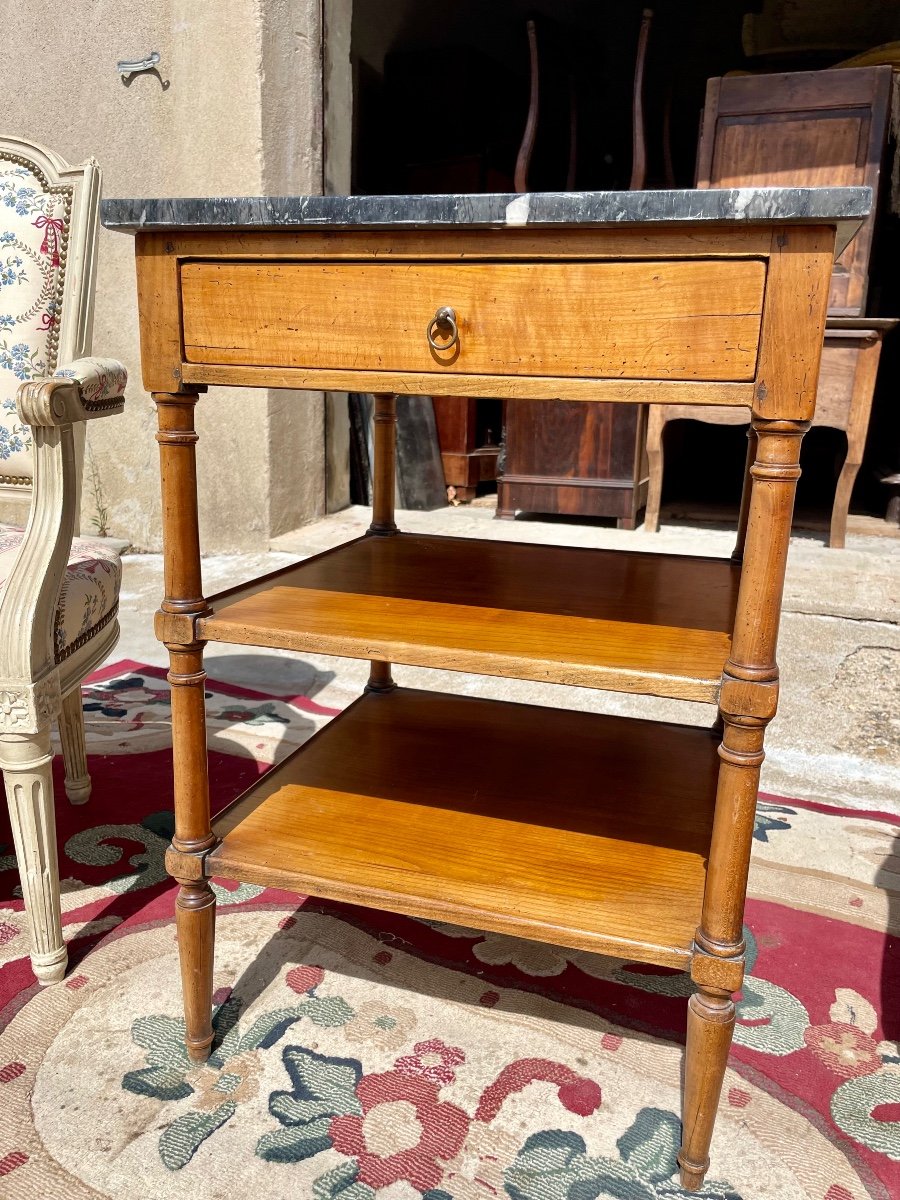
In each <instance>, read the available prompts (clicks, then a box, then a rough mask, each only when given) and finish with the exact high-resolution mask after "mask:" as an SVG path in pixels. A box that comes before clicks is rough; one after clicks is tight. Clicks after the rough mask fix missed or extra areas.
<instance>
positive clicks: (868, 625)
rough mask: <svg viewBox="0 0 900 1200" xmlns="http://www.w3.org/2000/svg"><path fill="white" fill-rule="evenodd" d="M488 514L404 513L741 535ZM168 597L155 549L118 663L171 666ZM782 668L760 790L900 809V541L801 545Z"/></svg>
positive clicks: (674, 537) (251, 567)
mask: <svg viewBox="0 0 900 1200" xmlns="http://www.w3.org/2000/svg"><path fill="white" fill-rule="evenodd" d="M492 517H493V512H492V511H491V510H490V508H487V507H478V506H466V507H459V508H445V509H440V510H438V511H436V512H431V513H412V512H410V513H400V514H398V523H399V524H400V525H401V527H402V528H404V529H408V530H411V531H419V532H428V533H442V534H450V535H456V536H461V537H482V538H488V539H500V540H516V541H524V542H556V543H560V544H563V545H571V546H600V547H620V548H627V549H630V550H637V551H649V550H664V551H669V552H672V553H680V554H703V555H713V556H715V555H723V556H725V555H727V554H729V553H730V551H731V547H732V542H733V537H734V535H733V532H732V531H730V530H727V529H724V528H721V529H717V528H698V527H692V528H688V527H684V526H681V527H680V526H677V525H668V526H665V527H664V528H663V529H662V531H661V532H660V533H658V534H647V533H645V532H644V531H643V530H641V529H638V530H636V531H634V532H630V533H629V532H624V531H620V530H616V529H610V528H607V527H603V526H600V525H594V524H575V523H569V522H561V521H559V522H557V521H552V522H551V521H546V520H545V521H538V520H525V519H522V518H520V519H519V520H517V521H515V522H509V521H503V522H499V521H494V520H493V519H492ZM368 520H369V512H368V510H367V509H363V508H351V509H347V510H345V511H344V512H342V513H338V514H336V515H334V516H330V517H328V518H326V519H324V520H322V521H318V522H316V523H314V524H312V525H308V526H305V527H304V528H302V529H299V530H297V531H295V532H293V533H291V534H287V535H285V536H283V537H281V538H278V539H277V540H276V541H275V542H274V543H273V545H272V547H271V550H270V551H269V552H268V553H264V554H257V555H234V556H228V557H224V556H222V557H215V558H207V559H205V560H204V588H205V591H206V593H207V594H211V593H213V592H215V591H218V590H221V589H222V588H225V587H228V586H230V585H232V584H234V583H237V582H240V581H241V580H244V579H248V578H252V577H253V576H255V575H258V574H262V573H263V572H265V571H270V570H274V569H275V568H277V567H279V566H282V565H285V564H287V563H289V562H291V561H293V560H296V559H298V558H302V557H306V556H308V555H311V554H315V553H318V552H319V551H321V550H325V549H328V548H329V547H331V546H334V545H337V544H339V543H341V542H343V541H346V540H348V539H349V538H351V537H354V536H357V535H358V534H360V533H361V532H362V531H363V530H364V529H365V527H366V525H367V523H368ZM161 593H162V562H161V558H160V557H159V556H158V555H129V556H127V557H126V559H125V575H124V582H123V595H122V606H121V624H122V640H121V642H120V645H119V649H118V652H117V654H118V657H120V658H122V657H127V658H133V659H136V660H138V661H141V662H147V663H163V662H165V657H166V656H165V652H164V651H163V650H162V648H161V647H160V646H159V645H158V643H157V642H156V641H155V639H154V636H153V628H152V614H153V611H154V609H155V607H156V605H157V604H158V601H159V598H160V596H161ZM779 662H780V667H781V673H782V680H783V684H782V693H781V705H780V710H779V713H778V716H777V717H776V718H775V720H774V721H773V722H772V725H771V727H770V730H769V736H768V740H767V751H768V757H767V760H766V762H765V764H764V766H763V788H764V790H766V791H770V792H775V793H778V794H780V795H784V796H793V797H797V798H806V799H814V800H822V801H824V802H826V803H828V802H832V803H841V804H848V805H851V806H854V807H859V808H879V809H882V810H885V809H894V808H897V807H898V805H900V541H897V540H891V539H888V538H880V537H862V536H857V537H853V536H851V537H849V538H848V543H847V548H846V549H845V550H829V549H828V548H827V547H826V546H825V545H823V543H822V539H821V537H819V536H818V535H805V536H804V535H798V536H796V537H795V538H794V539H793V542H792V547H791V557H790V563H789V567H788V576H787V582H786V587H785V601H784V617H783V620H782V627H781V642H780V647H779ZM207 668H208V670H209V673H210V674H211V675H212V676H213V677H215V678H218V679H221V680H223V681H229V682H232V683H236V684H241V685H243V686H246V687H250V688H258V689H260V690H263V691H270V692H275V693H278V692H293V693H296V692H297V691H299V690H306V691H308V692H310V693H311V694H315V695H316V697H317V699H319V700H320V701H321V702H322V703H324V704H328V703H332V704H334V705H335V706H336V707H337V706H342V705H345V704H347V703H348V702H349V701H350V700H351V699H352V698H353V697H354V696H355V695H356V694H357V693H358V692H359V691H360V690H361V688H362V687H363V685H364V683H365V679H366V674H367V669H368V668H367V664H365V663H362V662H357V661H353V660H348V659H335V658H327V657H324V656H317V655H303V656H301V655H297V654H291V653H287V652H281V651H268V650H265V649H250V648H248V647H246V646H224V645H213V646H210V647H209V650H208V652H207ZM395 675H396V677H397V679H398V680H399V681H400V682H402V683H407V684H409V685H411V686H418V687H425V688H431V689H446V690H448V691H454V692H462V693H466V694H469V695H482V696H492V697H497V698H503V699H509V700H522V701H527V702H529V703H534V704H545V705H557V706H563V707H574V708H581V709H593V710H595V711H600V712H607V713H629V714H634V715H637V716H646V717H653V718H657V719H659V718H662V719H667V720H677V721H682V722H691V723H708V722H710V721H711V720H712V718H713V716H714V713H713V710H712V709H711V708H710V707H709V706H707V705H701V704H687V703H683V702H680V701H671V700H660V699H656V698H654V697H646V696H630V695H623V694H619V693H611V692H599V691H593V690H591V689H587V688H566V687H556V686H554V685H552V684H538V683H530V682H527V681H523V680H501V679H493V678H488V677H481V676H473V675H464V674H458V673H453V672H446V671H435V670H429V669H417V668H411V667H398V668H396V670H395Z"/></svg>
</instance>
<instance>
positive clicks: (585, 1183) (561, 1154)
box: [505, 1108, 741, 1200]
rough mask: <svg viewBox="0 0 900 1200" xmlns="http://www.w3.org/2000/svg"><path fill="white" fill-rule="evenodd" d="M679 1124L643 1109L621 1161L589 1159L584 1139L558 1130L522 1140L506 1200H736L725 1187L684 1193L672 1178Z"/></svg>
mask: <svg viewBox="0 0 900 1200" xmlns="http://www.w3.org/2000/svg"><path fill="white" fill-rule="evenodd" d="M680 1140H681V1123H680V1122H679V1120H678V1118H677V1117H676V1116H675V1114H674V1113H670V1112H665V1111H663V1110H662V1109H658V1108H643V1109H641V1111H640V1112H639V1113H638V1115H637V1118H636V1119H635V1122H634V1124H633V1125H632V1126H631V1127H630V1128H629V1129H628V1130H627V1131H626V1132H625V1133H624V1134H623V1135H622V1137H620V1138H619V1140H618V1142H617V1143H616V1145H617V1148H618V1150H619V1153H620V1154H621V1156H622V1158H621V1160H619V1159H614V1158H599V1157H598V1158H593V1157H591V1156H590V1155H588V1153H587V1146H586V1144H585V1141H584V1139H583V1138H582V1137H581V1136H580V1135H579V1134H577V1133H572V1132H571V1131H569V1130H562V1129H545V1130H543V1131H542V1132H541V1133H535V1134H532V1135H531V1137H529V1138H528V1139H527V1141H526V1142H525V1144H524V1146H523V1147H522V1149H521V1150H520V1151H519V1154H518V1156H517V1158H516V1161H515V1162H514V1163H513V1164H512V1165H511V1166H510V1167H508V1168H507V1170H506V1175H505V1183H506V1192H507V1194H508V1195H509V1197H510V1198H511V1200H661V1198H663V1197H673V1198H674V1197H677V1196H684V1197H686V1196H688V1195H691V1196H695V1197H699V1198H700V1200H741V1197H740V1196H739V1195H738V1194H737V1193H736V1192H735V1191H733V1190H732V1189H731V1188H730V1187H729V1186H728V1184H719V1183H714V1182H711V1181H710V1182H707V1183H706V1184H705V1185H704V1186H703V1188H702V1189H701V1191H699V1192H692V1193H688V1192H685V1191H684V1189H683V1188H682V1187H680V1186H679V1185H678V1184H677V1183H676V1182H675V1181H674V1180H673V1179H672V1178H671V1177H672V1175H673V1174H674V1173H675V1171H676V1170H677V1167H678V1164H677V1162H676V1159H675V1155H676V1151H677V1148H678V1145H679V1142H680Z"/></svg>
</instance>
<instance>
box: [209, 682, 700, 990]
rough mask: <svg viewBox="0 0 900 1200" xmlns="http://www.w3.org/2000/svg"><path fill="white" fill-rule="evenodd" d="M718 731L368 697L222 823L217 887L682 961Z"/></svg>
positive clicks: (415, 694)
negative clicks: (299, 895) (226, 882)
mask: <svg viewBox="0 0 900 1200" xmlns="http://www.w3.org/2000/svg"><path fill="white" fill-rule="evenodd" d="M717 744H718V738H717V737H716V736H715V735H714V734H713V733H712V731H710V730H706V729H698V728H692V727H686V726H680V725H667V724H662V723H658V722H651V721H638V720H634V719H631V718H622V717H606V716H597V715H594V714H591V713H584V712H565V711H561V710H558V709H550V708H539V707H534V706H528V705H520V704H506V703H500V702H497V701H491V700H481V699H472V698H468V697H460V696H448V695H441V694H435V693H431V692H421V691H414V690H411V689H405V688H398V689H396V690H395V691H392V692H389V693H383V694H377V693H370V694H367V695H365V696H363V697H362V698H361V699H360V700H358V701H356V703H354V704H353V705H351V706H350V708H348V709H347V710H346V711H345V712H344V713H343V714H342V715H341V716H339V717H336V718H335V719H334V720H333V721H332V722H331V723H330V724H329V725H327V726H326V727H325V729H323V730H322V731H321V732H320V733H318V734H317V735H316V736H315V737H314V738H312V739H311V740H310V741H309V742H308V743H307V744H306V745H305V746H303V747H301V748H300V749H299V750H297V751H295V752H294V754H293V755H291V756H290V758H288V759H287V760H286V761H285V762H283V763H282V764H280V765H279V766H278V767H277V768H275V769H274V770H272V771H271V772H269V774H267V775H266V776H264V777H263V778H262V779H261V780H260V781H259V783H257V784H255V785H254V786H253V787H252V788H251V789H250V790H249V791H248V792H246V793H245V794H244V795H243V796H241V797H240V798H239V799H238V800H236V801H235V802H234V804H232V805H231V806H230V807H229V808H228V809H226V810H225V812H224V813H222V814H221V815H220V816H219V817H218V818H217V819H216V821H215V822H214V830H215V833H216V835H217V836H218V837H219V838H220V839H221V841H220V842H219V844H218V845H217V846H216V848H215V849H214V850H212V851H211V852H210V853H209V855H207V857H206V860H205V871H206V873H207V875H210V876H222V877H225V878H228V879H235V880H243V881H247V882H251V883H261V884H265V885H269V886H273V887H283V888H288V889H291V890H296V891H300V892H304V893H310V894H312V895H315V896H321V897H325V898H329V899H334V900H345V901H351V902H354V903H358V904H364V905H370V906H373V907H379V908H386V909H389V910H392V911H395V912H402V913H406V914H409V915H411V916H417V917H426V918H431V919H439V920H447V921H453V922H456V923H458V924H463V925H472V926H475V927H477V928H481V929H489V930H495V931H499V932H503V933H508V934H514V935H517V936H520V937H528V938H534V939H537V940H541V941H547V942H551V943H554V944H557V945H562V946H569V947H573V948H580V949H585V950H593V951H599V952H603V953H609V954H614V955H618V956H620V957H625V958H631V959H637V960H640V961H645V962H652V963H658V964H660V965H664V966H665V965H668V966H685V965H686V964H687V961H688V959H689V957H690V953H691V943H692V939H693V935H694V931H695V929H696V926H697V923H698V920H699V917H700V905H701V899H702V894H703V887H704V882H705V878H706V856H707V853H708V851H709V844H710V835H711V827H712V815H713V806H714V799H715V791H716V778H717V764H718V759H717V753H716V749H717Z"/></svg>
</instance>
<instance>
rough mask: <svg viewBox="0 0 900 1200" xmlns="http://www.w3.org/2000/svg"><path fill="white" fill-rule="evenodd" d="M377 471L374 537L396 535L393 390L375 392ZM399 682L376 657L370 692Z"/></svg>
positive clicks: (370, 670) (375, 463)
mask: <svg viewBox="0 0 900 1200" xmlns="http://www.w3.org/2000/svg"><path fill="white" fill-rule="evenodd" d="M372 441H373V457H374V460H375V461H374V464H373V466H374V470H373V472H372V524H371V525H370V526H369V534H370V535H371V536H373V537H392V536H393V535H394V534H396V533H397V525H396V522H395V521H394V492H395V489H396V486H397V397H396V396H395V395H394V394H393V393H392V392H377V393H376V394H375V418H374V432H373V438H372ZM396 686H397V685H396V684H395V683H394V679H393V676H392V675H391V664H390V663H389V662H385V661H383V660H380V659H373V661H372V665H371V667H370V668H369V682H368V684H367V686H366V691H367V692H390V691H392V690H393V689H394V688H395V687H396Z"/></svg>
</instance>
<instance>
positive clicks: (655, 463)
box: [644, 404, 666, 533]
mask: <svg viewBox="0 0 900 1200" xmlns="http://www.w3.org/2000/svg"><path fill="white" fill-rule="evenodd" d="M665 427H666V414H665V408H664V407H663V405H661V404H651V405H650V413H649V415H648V417H647V462H648V464H649V474H650V482H649V485H648V488H647V507H646V508H645V509H644V530H645V531H646V532H647V533H658V532H659V508H660V504H661V502H662V482H663V430H664V429H665Z"/></svg>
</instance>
